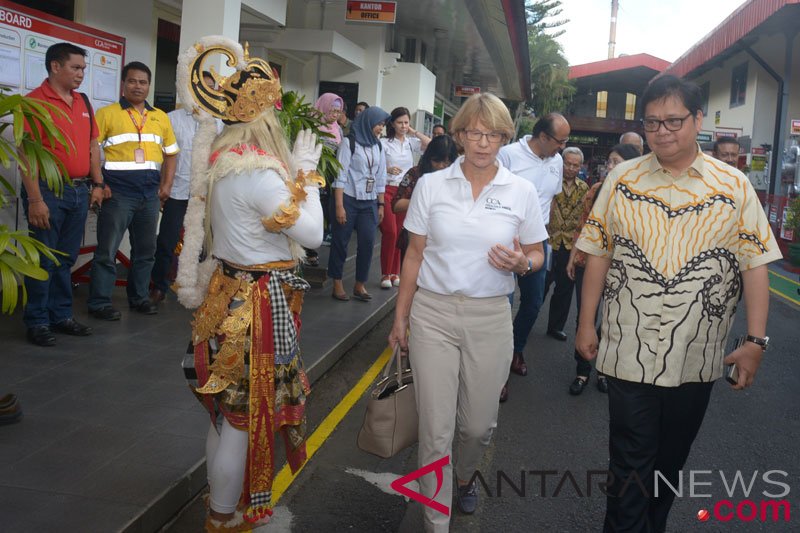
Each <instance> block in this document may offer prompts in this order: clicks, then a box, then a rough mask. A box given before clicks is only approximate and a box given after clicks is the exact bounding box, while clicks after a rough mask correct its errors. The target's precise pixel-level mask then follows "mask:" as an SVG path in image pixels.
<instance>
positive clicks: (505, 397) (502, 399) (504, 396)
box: [500, 381, 508, 403]
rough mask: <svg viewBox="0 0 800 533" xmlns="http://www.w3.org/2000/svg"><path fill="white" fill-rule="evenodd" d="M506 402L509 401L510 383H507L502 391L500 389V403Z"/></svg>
mask: <svg viewBox="0 0 800 533" xmlns="http://www.w3.org/2000/svg"><path fill="white" fill-rule="evenodd" d="M506 400H508V381H506V384H505V385H503V388H502V389H500V403H503V402H505V401H506Z"/></svg>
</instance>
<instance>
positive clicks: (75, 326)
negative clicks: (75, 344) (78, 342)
mask: <svg viewBox="0 0 800 533" xmlns="http://www.w3.org/2000/svg"><path fill="white" fill-rule="evenodd" d="M53 329H54V330H55V331H56V333H63V334H65V335H75V336H76V337H85V336H87V335H91V334H92V328H90V327H89V326H84V325H83V324H81V323H80V322H75V319H74V318H68V319H66V320H62V321H61V322H56V323H55V324H53Z"/></svg>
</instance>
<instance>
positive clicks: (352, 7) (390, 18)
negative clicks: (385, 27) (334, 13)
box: [344, 2, 397, 24]
mask: <svg viewBox="0 0 800 533" xmlns="http://www.w3.org/2000/svg"><path fill="white" fill-rule="evenodd" d="M344 18H345V20H355V21H358V22H378V23H381V24H394V22H395V19H396V18H397V2H347V11H346V12H345V16H344Z"/></svg>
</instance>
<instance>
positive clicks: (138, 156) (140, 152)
mask: <svg viewBox="0 0 800 533" xmlns="http://www.w3.org/2000/svg"><path fill="white" fill-rule="evenodd" d="M128 116H129V117H131V122H133V127H134V128H136V132H137V133H138V134H139V148H137V149H136V150H134V151H133V160H134V161H135V162H136V163H141V164H144V146H142V130H144V125H145V123H146V122H147V110H146V109H145V111H144V113H143V114H142V123H141V124H137V123H136V119H135V118H133V113H132V112H131V110H130V109H128Z"/></svg>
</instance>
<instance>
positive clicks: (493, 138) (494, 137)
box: [464, 130, 506, 144]
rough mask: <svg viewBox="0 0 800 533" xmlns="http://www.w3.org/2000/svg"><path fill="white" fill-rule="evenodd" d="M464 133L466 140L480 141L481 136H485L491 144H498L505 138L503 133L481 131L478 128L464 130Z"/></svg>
mask: <svg viewBox="0 0 800 533" xmlns="http://www.w3.org/2000/svg"><path fill="white" fill-rule="evenodd" d="M464 135H466V136H467V140H468V141H473V142H474V141H480V140H481V138H482V137H486V140H487V141H489V142H490V143H492V144H498V143H501V142H503V140H504V139H505V138H506V134H505V133H501V132H499V131H490V132H489V133H483V132H482V131H480V130H464Z"/></svg>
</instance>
